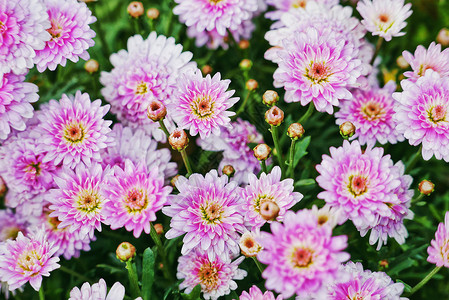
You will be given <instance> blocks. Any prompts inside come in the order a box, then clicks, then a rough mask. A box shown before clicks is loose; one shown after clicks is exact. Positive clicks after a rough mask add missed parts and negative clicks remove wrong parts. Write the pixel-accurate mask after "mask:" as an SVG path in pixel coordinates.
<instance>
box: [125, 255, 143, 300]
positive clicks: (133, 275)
mask: <svg viewBox="0 0 449 300" xmlns="http://www.w3.org/2000/svg"><path fill="white" fill-rule="evenodd" d="M126 269H127V270H128V278H129V285H130V290H131V291H130V292H131V297H132V298H133V299H135V298H137V297H140V289H139V281H138V279H137V271H136V265H135V264H134V263H133V262H132V261H131V260H128V261H126Z"/></svg>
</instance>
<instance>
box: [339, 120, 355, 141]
mask: <svg viewBox="0 0 449 300" xmlns="http://www.w3.org/2000/svg"><path fill="white" fill-rule="evenodd" d="M354 133H355V126H354V124H352V123H351V122H349V121H346V122H344V123H343V124H341V125H340V134H341V136H342V137H343V138H344V139H349V138H350V137H351V136H353V135H354Z"/></svg>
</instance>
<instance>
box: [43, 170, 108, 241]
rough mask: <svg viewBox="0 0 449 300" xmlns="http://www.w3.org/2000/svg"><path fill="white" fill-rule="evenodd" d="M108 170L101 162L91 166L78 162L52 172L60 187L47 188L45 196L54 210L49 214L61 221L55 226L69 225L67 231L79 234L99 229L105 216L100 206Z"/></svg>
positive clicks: (90, 234) (104, 201) (103, 196)
mask: <svg viewBox="0 0 449 300" xmlns="http://www.w3.org/2000/svg"><path fill="white" fill-rule="evenodd" d="M109 171H110V170H109V169H105V170H104V171H103V169H102V168H101V165H100V164H93V165H91V166H90V168H87V167H86V166H84V165H83V164H79V165H78V166H77V167H76V169H75V170H72V169H69V168H64V169H63V170H62V171H61V173H60V174H58V175H55V177H54V180H55V183H56V184H57V185H58V187H59V188H58V189H52V190H50V193H49V195H48V200H49V201H50V202H51V203H52V205H50V207H49V208H50V209H51V210H52V211H53V212H52V213H51V214H50V217H57V218H58V220H59V221H61V223H60V224H59V225H58V228H64V227H67V226H69V232H71V233H72V232H75V231H79V234H80V237H81V238H84V236H85V235H87V234H89V237H91V238H93V235H94V230H95V229H97V230H98V231H101V223H102V222H104V220H105V217H104V214H103V209H104V206H105V204H106V202H107V201H108V199H107V198H106V197H105V194H106V191H105V190H106V189H107V187H106V182H105V177H106V176H108V175H109V174H110V172H109Z"/></svg>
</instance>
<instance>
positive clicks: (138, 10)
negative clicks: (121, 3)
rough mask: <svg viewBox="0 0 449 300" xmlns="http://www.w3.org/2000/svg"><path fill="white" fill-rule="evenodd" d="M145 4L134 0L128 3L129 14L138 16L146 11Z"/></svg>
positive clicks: (134, 16)
mask: <svg viewBox="0 0 449 300" xmlns="http://www.w3.org/2000/svg"><path fill="white" fill-rule="evenodd" d="M144 12H145V11H144V9H143V4H142V2H140V1H133V2H131V3H130V4H129V5H128V14H129V15H130V16H131V17H133V18H138V17H140V16H141V15H143V13H144Z"/></svg>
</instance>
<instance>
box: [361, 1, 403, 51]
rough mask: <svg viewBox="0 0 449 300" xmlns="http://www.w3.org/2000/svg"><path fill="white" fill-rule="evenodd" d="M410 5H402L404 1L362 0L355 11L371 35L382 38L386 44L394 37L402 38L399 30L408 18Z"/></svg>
mask: <svg viewBox="0 0 449 300" xmlns="http://www.w3.org/2000/svg"><path fill="white" fill-rule="evenodd" d="M410 7H412V4H411V3H407V4H405V5H404V0H372V1H371V0H363V1H359V2H358V3H357V10H358V11H359V13H360V15H361V16H362V18H363V20H362V24H363V25H364V26H365V28H366V30H368V31H369V32H371V33H372V34H373V35H378V36H379V37H382V38H384V39H385V40H386V41H387V42H388V41H390V40H391V38H392V37H395V36H403V35H404V34H405V32H401V30H402V29H403V28H404V27H405V26H406V25H407V22H405V20H406V19H407V18H408V17H410V15H411V14H412V11H411V10H410Z"/></svg>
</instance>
